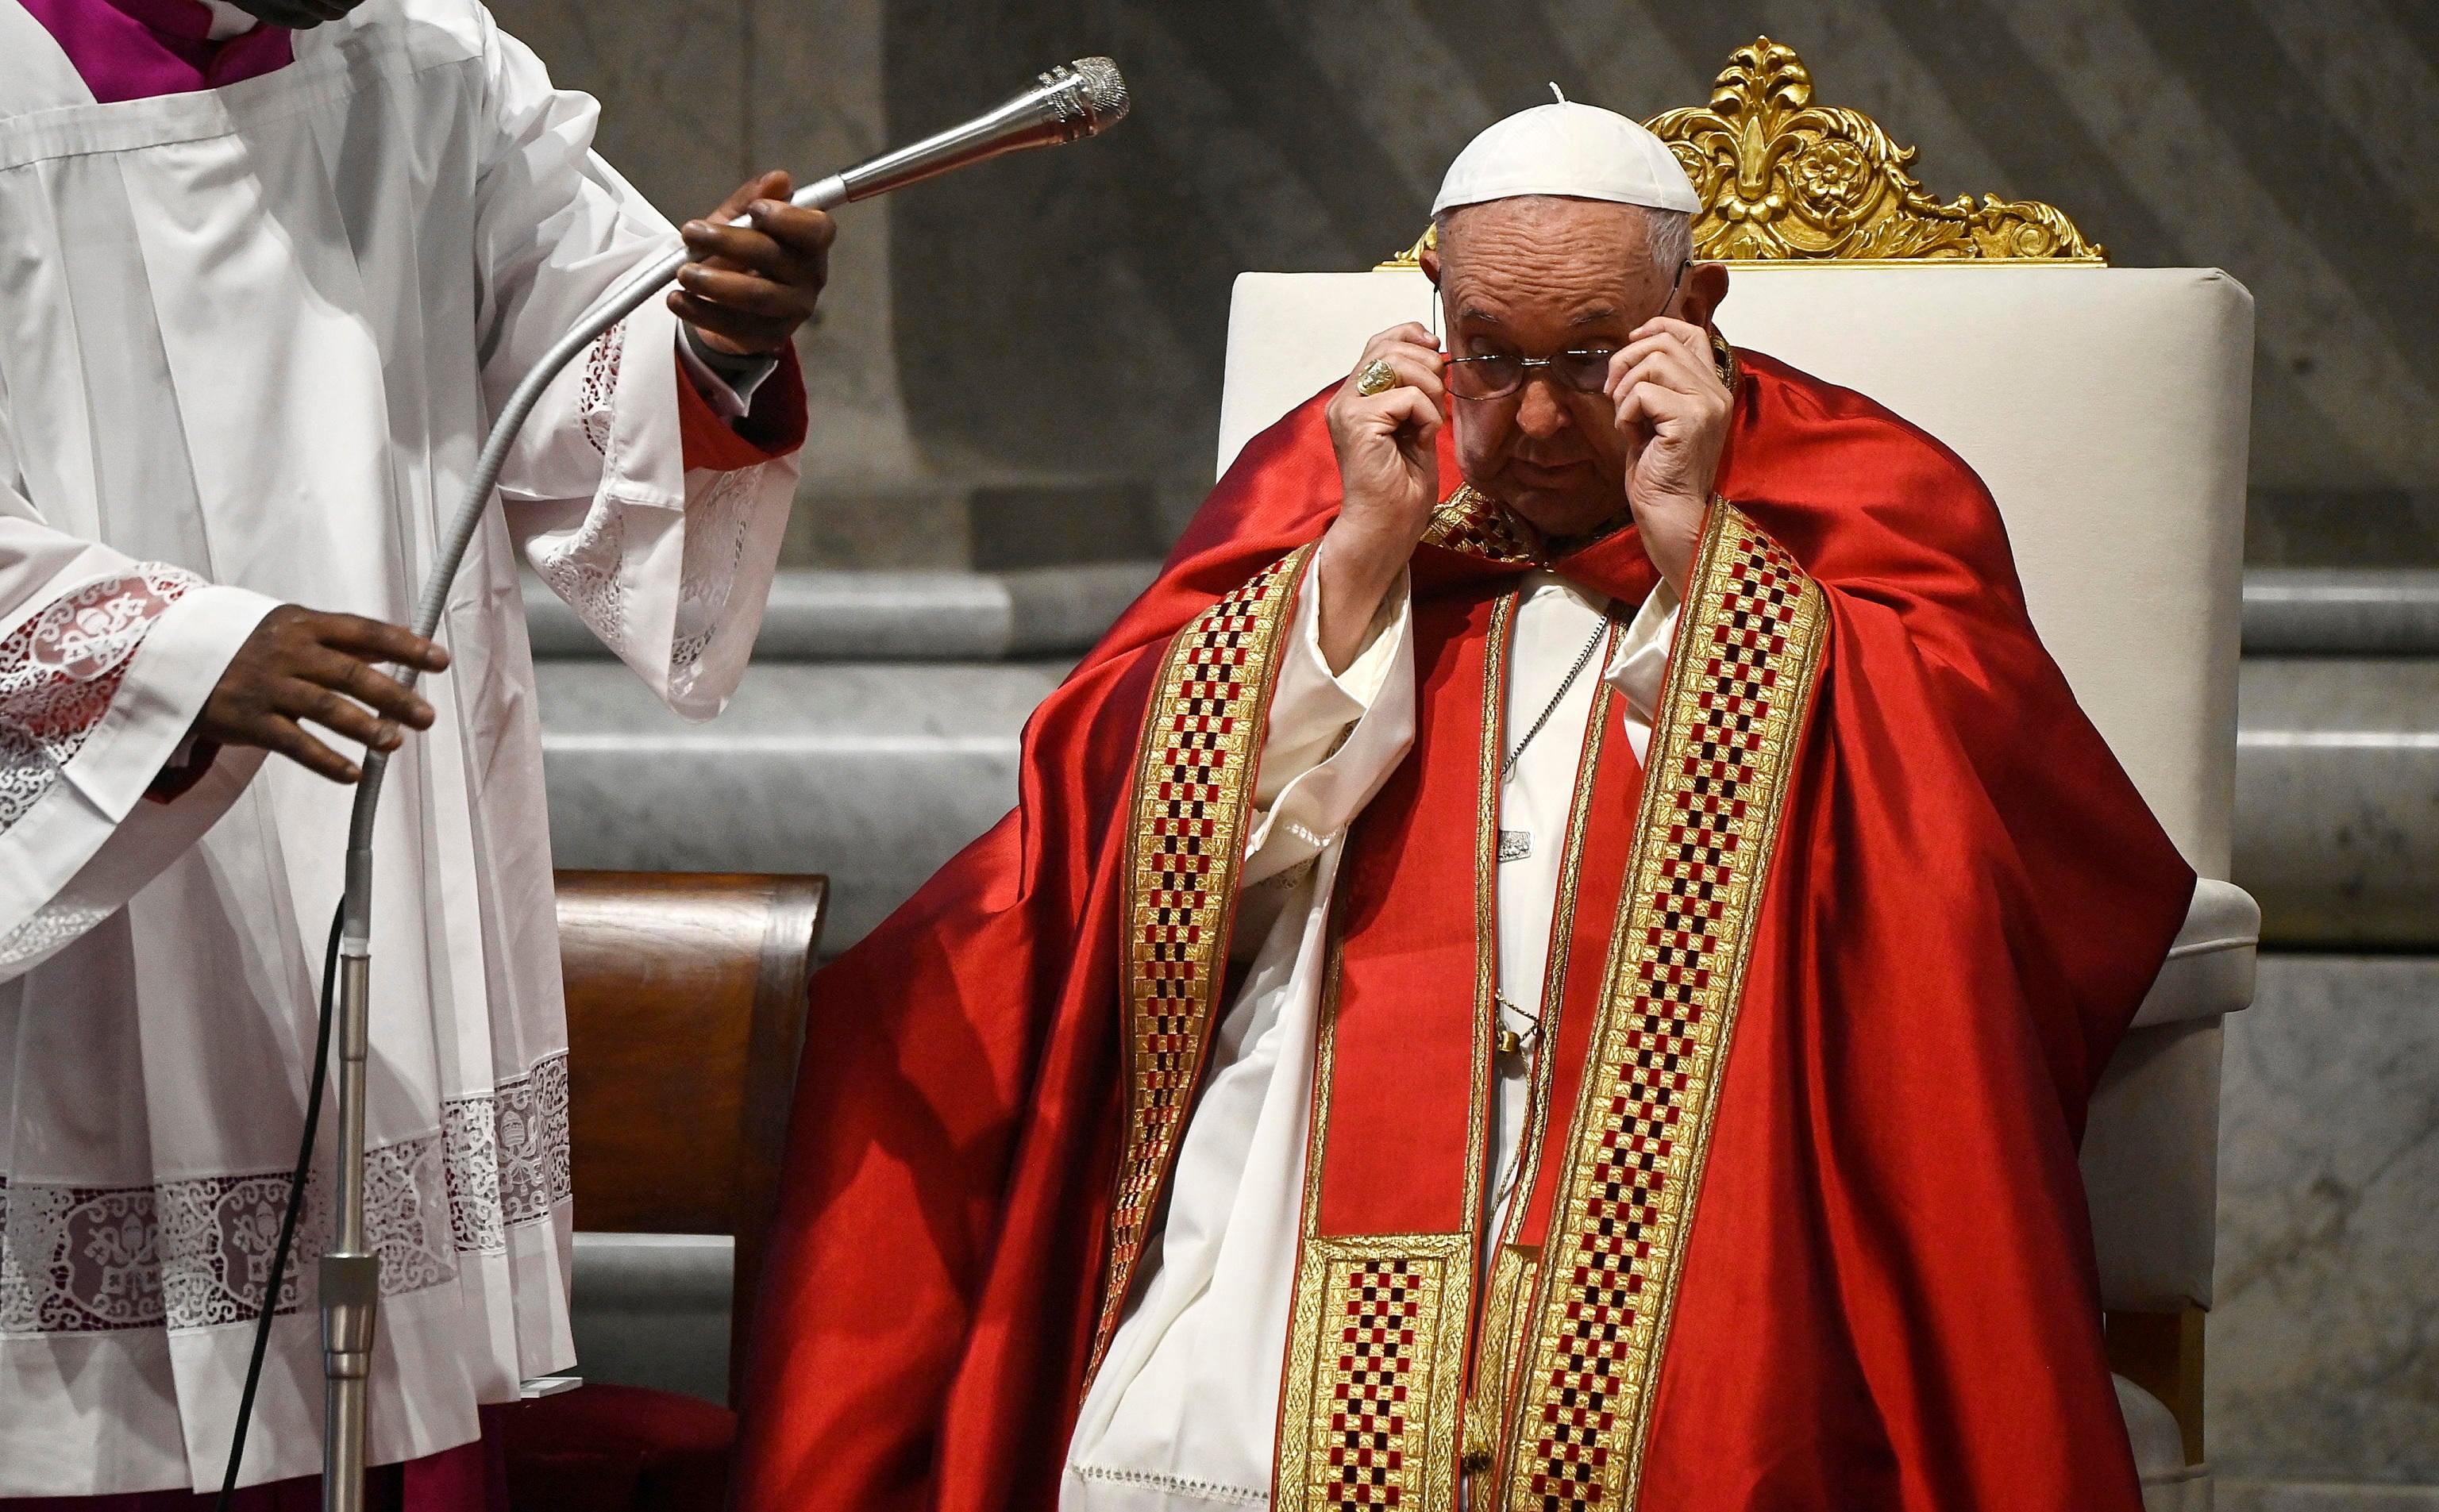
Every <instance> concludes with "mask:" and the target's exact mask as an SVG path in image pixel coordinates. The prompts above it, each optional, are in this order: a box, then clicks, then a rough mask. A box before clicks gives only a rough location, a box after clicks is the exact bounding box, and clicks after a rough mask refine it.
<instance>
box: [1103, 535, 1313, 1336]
mask: <svg viewBox="0 0 2439 1512" xmlns="http://www.w3.org/2000/svg"><path fill="white" fill-rule="evenodd" d="M1311 555H1312V548H1311V547H1310V546H1305V547H1302V548H1299V549H1298V550H1296V551H1294V552H1292V553H1291V554H1290V555H1289V556H1288V557H1287V558H1285V559H1284V560H1281V561H1279V562H1277V563H1275V564H1274V565H1273V566H1271V567H1268V568H1265V569H1264V570H1263V571H1261V572H1259V573H1256V574H1255V576H1254V578H1253V579H1252V580H1251V581H1249V582H1247V583H1246V584H1245V585H1244V586H1243V587H1242V588H1239V589H1237V591H1236V592H1235V593H1232V594H1230V595H1229V596H1226V597H1225V598H1222V599H1220V601H1219V602H1218V603H1216V604H1214V605H1212V606H1211V607H1210V608H1209V609H1207V610H1204V611H1203V612H1202V614H1200V615H1197V616H1196V617H1195V618H1194V619H1193V620H1192V621H1190V622H1189V623H1188V624H1187V625H1186V626H1185V628H1184V629H1183V630H1181V631H1178V632H1177V635H1176V637H1175V638H1174V639H1172V640H1171V641H1170V642H1169V647H1168V653H1167V655H1166V657H1165V658H1164V659H1163V661H1162V663H1161V668H1160V677H1159V681H1158V682H1157V683H1156V684H1155V685H1154V687H1153V693H1152V700H1151V706H1150V711H1149V713H1148V716H1147V718H1146V720H1145V728H1144V738H1143V743H1142V748H1141V750H1142V754H1141V757H1140V764H1139V766H1138V767H1137V770H1136V774H1135V786H1134V797H1133V803H1132V807H1131V812H1130V826H1129V830H1128V847H1127V848H1128V854H1127V864H1126V882H1125V886H1126V898H1125V899H1124V902H1123V905H1122V907H1123V913H1122V917H1123V918H1124V919H1125V922H1126V937H1125V941H1124V944H1123V950H1124V952H1125V954H1124V956H1123V957H1122V959H1121V960H1120V963H1119V966H1120V970H1121V973H1122V980H1123V982H1124V988H1123V990H1124V991H1125V994H1126V1054H1127V1068H1126V1076H1127V1115H1126V1119H1127V1121H1126V1131H1125V1146H1124V1148H1123V1150H1122V1152H1121V1154H1120V1156H1119V1165H1118V1177H1117V1191H1116V1198H1115V1201H1114V1202H1113V1206H1112V1209H1111V1213H1110V1225H1109V1234H1108V1238H1109V1262H1108V1268H1107V1271H1106V1272H1105V1274H1104V1278H1103V1285H1102V1291H1101V1307H1100V1313H1099V1317H1098V1320H1097V1322H1096V1324H1095V1329H1094V1335H1093V1354H1092V1365H1091V1369H1092V1370H1094V1371H1097V1370H1098V1369H1099V1368H1100V1363H1101V1357H1102V1356H1103V1355H1104V1354H1105V1353H1106V1352H1107V1351H1108V1349H1109V1346H1110V1340H1111V1338H1112V1337H1113V1335H1114V1334H1115V1333H1116V1331H1117V1325H1118V1315H1119V1313H1120V1312H1121V1311H1122V1310H1123V1308H1124V1307H1125V1305H1126V1298H1127V1290H1128V1288H1129V1287H1130V1286H1131V1285H1132V1284H1133V1279H1134V1269H1135V1264H1136V1262H1137V1261H1138V1260H1139V1259H1141V1258H1142V1255H1143V1247H1144V1240H1145V1237H1146V1233H1147V1229H1148V1224H1149V1222H1150V1219H1151V1214H1152V1211H1153V1209H1154V1208H1155V1207H1156V1206H1158V1204H1159V1201H1160V1192H1161V1188H1162V1185H1163V1184H1164V1183H1166V1180H1167V1177H1168V1171H1169V1165H1170V1161H1171V1158H1172V1157H1173V1156H1174V1155H1175V1153H1176V1149H1177V1141H1178V1138H1179V1136H1180V1135H1181V1134H1183V1132H1184V1128H1185V1115H1186V1112H1187V1110H1188V1109H1190V1108H1191V1107H1192V1106H1193V1102H1194V1091H1195V1087H1196V1085H1197V1084H1198V1083H1199V1082H1200V1080H1201V1079H1202V1061H1203V1054H1204V1051H1205V1049H1206V1048H1207V1046H1208V1044H1209V1039H1210V1035H1209V1031H1210V1026H1211V1021H1212V1016H1213V1014H1214V1012H1215V1011H1216V1010H1217V1009H1218V1008H1219V1006H1220V1004H1219V993H1220V980H1221V978H1222V977H1223V976H1224V975H1225V973H1226V968H1227V960H1228V953H1227V952H1228V931H1229V926H1230V924H1231V922H1232V921H1233V919H1234V917H1235V915H1236V904H1237V873H1238V870H1239V868H1240V866H1241V865H1242V863H1243V861H1244V836H1245V829H1246V823H1245V822H1246V819H1247V816H1248V809H1249V808H1250V806H1251V804H1252V801H1253V794H1254V773H1255V764H1256V763H1257V761H1258V760H1259V758H1260V756H1261V752H1262V731H1263V726H1264V723H1265V720H1266V719H1267V716H1268V713H1269V706H1270V698H1271V688H1272V686H1273V683H1274V682H1275V681H1276V677H1277V662H1278V657H1277V652H1278V649H1279V647H1280V645H1281V643H1282V642H1283V641H1284V639H1285V636H1284V633H1283V631H1284V628H1285V627H1286V626H1287V624H1288V623H1289V615H1288V610H1289V606H1290V605H1291V603H1292V602H1293V600H1294V596H1295V588H1296V584H1297V582H1298V581H1299V580H1300V579H1301V578H1302V577H1303V573H1304V566H1305V562H1306V561H1307V560H1308V559H1309V558H1310V556H1311Z"/></svg>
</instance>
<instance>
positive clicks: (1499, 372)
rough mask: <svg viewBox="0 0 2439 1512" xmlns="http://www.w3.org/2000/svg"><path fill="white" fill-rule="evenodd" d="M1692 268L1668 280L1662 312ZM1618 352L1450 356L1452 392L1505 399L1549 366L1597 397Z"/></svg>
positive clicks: (1682, 265)
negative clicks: (1535, 369)
mask: <svg viewBox="0 0 2439 1512" xmlns="http://www.w3.org/2000/svg"><path fill="white" fill-rule="evenodd" d="M1693 265H1694V264H1693V261H1692V259H1690V258H1687V259H1684V260H1682V261H1680V262H1679V263H1678V264H1677V275H1676V276H1675V277H1673V278H1670V279H1669V280H1668V294H1667V295H1666V297H1665V298H1663V299H1662V300H1661V301H1660V308H1661V310H1662V311H1666V310H1667V308H1668V307H1669V305H1670V304H1671V303H1672V302H1673V301H1674V300H1675V299H1676V297H1677V289H1678V286H1679V285H1680V284H1682V283H1683V282H1684V281H1685V270H1686V269H1687V268H1690V267H1692V266H1693ZM1434 308H1435V310H1436V307H1434ZM1617 351H1618V349H1617V348H1616V347H1582V348H1578V349H1576V350H1574V351H1563V352H1553V353H1552V354H1550V355H1549V356H1547V357H1520V356H1516V355H1514V354H1512V353H1508V352H1491V353H1489V354H1487V355H1485V356H1481V357H1451V358H1450V359H1449V364H1448V386H1449V392H1450V393H1451V394H1453V395H1455V396H1456V397H1457V398H1459V399H1505V398H1506V397H1507V396H1508V395H1510V394H1513V393H1515V392H1516V391H1517V390H1518V389H1520V388H1522V387H1523V386H1524V380H1525V378H1526V377H1527V376H1528V375H1530V374H1531V372H1532V371H1533V369H1534V368H1536V367H1546V368H1548V369H1549V370H1550V376H1551V377H1552V378H1553V379H1556V380H1557V381H1558V382H1560V383H1563V384H1565V385H1566V386H1567V387H1569V388H1572V389H1574V390H1575V391H1576V393H1578V394H1597V393H1599V392H1600V391H1601V387H1602V385H1603V384H1605V383H1607V382H1609V360H1610V359H1611V358H1612V357H1614V356H1616V355H1617Z"/></svg>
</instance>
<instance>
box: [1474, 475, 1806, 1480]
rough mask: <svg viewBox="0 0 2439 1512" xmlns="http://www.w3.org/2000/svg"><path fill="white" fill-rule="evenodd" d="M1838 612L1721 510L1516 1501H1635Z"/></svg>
mask: <svg viewBox="0 0 2439 1512" xmlns="http://www.w3.org/2000/svg"><path fill="white" fill-rule="evenodd" d="M1826 625H1827V617H1826V614H1825V610H1824V608H1823V605H1822V596H1821V591H1820V589H1819V587H1818V586H1817V585H1816V584H1814V583H1813V582H1812V581H1811V580H1810V579H1809V578H1806V577H1805V576H1804V574H1803V572H1802V570H1801V569H1800V568H1798V567H1797V565H1796V564H1795V561H1794V560H1793V559H1792V558H1791V557H1789V555H1788V554H1787V552H1786V551H1785V550H1784V549H1783V548H1782V547H1780V546H1779V545H1778V543H1776V542H1774V541H1772V540H1771V539H1770V537H1769V536H1767V535H1766V534H1764V533H1763V532H1762V531H1761V530H1760V529H1759V528H1758V527H1756V526H1755V525H1754V524H1753V522H1752V521H1750V520H1748V519H1747V518H1745V516H1744V515H1743V514H1742V513H1741V512H1740V511H1738V510H1736V508H1735V507H1733V506H1730V505H1728V504H1726V503H1725V502H1724V501H1720V502H1718V503H1716V504H1715V505H1714V506H1713V508H1712V510H1711V518H1710V520H1709V522H1708V524H1707V526H1706V529H1705V532H1704V536H1703V541H1702V546H1701V551H1700V556H1699V558H1698V560H1697V561H1696V563H1695V567H1694V571H1693V573H1692V575H1691V578H1690V579H1689V581H1688V585H1687V592H1686V607H1685V611H1684V614H1683V616H1682V619H1681V620H1680V622H1679V626H1678V630H1677V641H1676V646H1675V648H1674V649H1673V650H1672V652H1671V654H1670V656H1669V666H1668V680H1667V685H1666V691H1665V696H1664V698H1663V700H1662V704H1661V708H1660V710H1659V714H1658V718H1657V720H1656V721H1655V723H1654V725H1653V729H1652V738H1651V749H1650V753H1649V759H1648V760H1647V762H1646V763H1645V778H1644V788H1643V802H1642V808H1641V810H1640V813H1639V815H1638V818H1637V823H1636V831H1635V842H1634V853H1633V857H1632V860H1631V861H1630V863H1629V868H1628V872H1627V878H1626V882H1625V890H1624V893H1623V895H1622V897H1621V899H1620V909H1619V916H1618V921H1617V927H1616V929H1615V931H1614V934H1613V935H1612V938H1611V952H1610V959H1609V966H1608V970H1607V972H1606V980H1605V983H1604V986H1603V987H1602V992H1601V1000H1602V1007H1601V1012H1600V1019H1599V1023H1597V1025H1596V1026H1595V1028H1594V1031H1593V1042H1592V1046H1591V1051H1590V1057H1589V1061H1588V1065H1587V1068H1586V1071H1585V1075H1584V1078H1583V1086H1582V1092H1581V1094H1580V1095H1579V1096H1578V1097H1577V1099H1576V1106H1575V1108H1574V1109H1573V1111H1572V1113H1571V1116H1570V1118H1569V1121H1568V1125H1567V1131H1566V1136H1565V1138H1564V1140H1563V1141H1562V1142H1560V1143H1558V1145H1557V1146H1556V1147H1555V1148H1554V1149H1553V1151H1552V1153H1554V1154H1555V1155H1556V1156H1557V1157H1558V1160H1559V1161H1560V1162H1562V1164H1561V1165H1558V1167H1556V1168H1555V1171H1554V1175H1555V1177H1556V1187H1555V1198H1554V1201H1553V1203H1552V1207H1551V1213H1550V1221H1549V1227H1548V1234H1547V1236H1546V1238H1545V1239H1544V1241H1543V1244H1542V1247H1541V1253H1540V1262H1539V1264H1538V1265H1536V1266H1534V1267H1532V1268H1531V1270H1532V1272H1534V1273H1533V1274H1532V1276H1531V1281H1530V1298H1529V1301H1528V1302H1527V1303H1526V1305H1525V1307H1524V1309H1523V1312H1524V1316H1523V1320H1522V1322H1523V1332H1522V1337H1521V1339H1520V1341H1519V1351H1518V1376H1517V1379H1516V1380H1515V1382H1514V1385H1513V1387H1512V1388H1511V1393H1510V1396H1509V1401H1508V1407H1507V1412H1506V1414H1505V1420H1504V1426H1503V1432H1502V1433H1501V1435H1500V1436H1501V1443H1502V1452H1501V1454H1500V1456H1499V1463H1498V1466H1497V1468H1496V1473H1495V1478H1494V1480H1493V1483H1492V1484H1493V1485H1498V1486H1502V1487H1504V1494H1503V1495H1502V1497H1501V1498H1500V1500H1501V1503H1502V1504H1504V1505H1505V1506H1507V1507H1509V1508H1511V1509H1516V1512H1522V1509H1526V1508H1531V1509H1534V1512H1540V1509H1543V1508H1548V1507H1569V1508H1573V1507H1614V1508H1628V1507H1631V1506H1632V1505H1633V1504H1634V1499H1635V1495H1636V1491H1637V1488H1638V1485H1639V1484H1640V1481H1641V1472H1642V1462H1643V1448H1644V1444H1645V1441H1646V1438H1647V1433H1648V1431H1649V1428H1650V1414H1651V1402H1652V1394H1653V1386H1654V1383H1655V1382H1656V1381H1657V1379H1658V1378H1659V1373H1660V1368H1661V1362H1662V1360H1663V1357H1664V1355H1665V1349H1666V1344H1667V1329H1668V1316H1669V1309H1670V1307H1671V1306H1672V1304H1673V1303H1674V1301H1675V1298H1676V1295H1677V1289H1678V1285H1679V1282H1680V1281H1681V1279H1682V1262H1683V1256H1684V1243H1685V1239H1686V1236H1687V1234H1688V1232H1689V1230H1690V1228H1691V1226H1692V1223H1693V1218H1694V1207H1695V1202H1696V1200H1697V1198H1698V1197H1699V1195H1700V1187H1701V1179H1702V1167H1703V1163H1704V1160H1705V1158H1706V1156H1707V1155H1708V1153H1709V1149H1710V1142H1711V1133H1712V1130H1713V1127H1714V1124H1715V1121H1716V1118H1717V1114H1718V1089H1719V1085H1720V1081H1721V1071H1722V1069H1723V1066H1724V1062H1725V1060H1726V1058H1727V1054H1728V1048H1729V1042H1730V1039H1731V1037H1732V1035H1733V1033H1734V1030H1735V1024H1736V1004H1737V998H1738V995H1739V993H1740V992H1741V990H1742V988H1743V985H1744V976H1745V968H1746V963H1747V960H1748V958H1749V956H1750V953H1751V951H1752V946H1753V938H1754V924H1755V920H1756V917H1757V915H1758V911H1759V905H1760V902H1761V898H1762V896H1763V890H1764V888H1765V886H1766V884H1767V881H1768V877H1769V871H1770V863H1771V853H1772V851H1773V849H1774V847H1775V845H1776V843H1777V839H1778V832H1779V823H1780V818H1781V815H1782V813H1783V811H1784V808H1785V804H1786V800H1787V794H1788V788H1789V780H1790V778H1791V776H1792V772H1793V766H1794V759H1795V754H1796V748H1797V742H1798V739H1799V738H1800V736H1801V734H1802V732H1803V729H1804V723H1805V716H1806V713H1807V707H1808V704H1809V703H1810V699H1811V694H1812V689H1813V685H1814V682H1815V679H1816V676H1817V673H1818V669H1819V663H1820V659H1821V655H1822V652H1823V649H1824V648H1825V644H1826Z"/></svg>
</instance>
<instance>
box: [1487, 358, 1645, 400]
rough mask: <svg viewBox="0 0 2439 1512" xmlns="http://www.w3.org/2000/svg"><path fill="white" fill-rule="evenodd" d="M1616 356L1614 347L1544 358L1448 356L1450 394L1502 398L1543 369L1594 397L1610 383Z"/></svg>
mask: <svg viewBox="0 0 2439 1512" xmlns="http://www.w3.org/2000/svg"><path fill="white" fill-rule="evenodd" d="M1616 355H1617V348H1616V347H1586V348H1584V349H1583V350H1580V351H1564V352H1553V353H1552V354H1550V355H1549V356H1547V357H1519V356H1516V355H1515V354H1514V353H1512V352H1493V353H1491V354H1490V355H1489V356H1487V357H1451V358H1450V359H1449V365H1448V385H1449V392H1450V393H1451V394H1454V395H1455V396H1456V397H1457V398H1459V399H1505V398H1506V397H1507V396H1508V395H1510V394H1513V393H1515V392H1516V391H1517V390H1518V389H1520V388H1522V387H1523V386H1524V379H1525V376H1526V375H1527V374H1529V373H1530V372H1531V371H1532V370H1533V369H1534V368H1536V367H1546V368H1548V369H1549V370H1550V376H1551V377H1552V378H1553V379H1555V380H1557V381H1558V382H1561V383H1564V384H1565V385H1566V386H1567V387H1569V388H1572V389H1574V390H1576V392H1577V393H1580V394H1597V393H1599V392H1600V391H1601V385H1602V384H1603V383H1605V382H1609V360H1610V359H1611V357H1614V356H1616Z"/></svg>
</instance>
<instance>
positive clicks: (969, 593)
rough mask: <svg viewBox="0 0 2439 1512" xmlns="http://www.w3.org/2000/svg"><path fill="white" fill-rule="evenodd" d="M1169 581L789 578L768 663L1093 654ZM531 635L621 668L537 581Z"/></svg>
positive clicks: (1095, 573)
mask: <svg viewBox="0 0 2439 1512" xmlns="http://www.w3.org/2000/svg"><path fill="white" fill-rule="evenodd" d="M1159 570H1160V563H1159V562H1157V561H1153V560H1127V561H1107V562H1082V563H1076V564H1070V565H1066V566H1057V567H1025V568H1014V569H1011V570H1009V571H1006V572H996V573H984V572H877V571H876V572H830V571H812V570H797V569H787V570H783V571H782V572H780V573H779V574H778V576H777V577H775V578H773V579H772V582H771V598H770V602H769V605H768V607H766V608H765V609H764V611H763V614H762V630H761V633H759V634H758V635H757V636H756V637H755V639H754V655H755V658H756V660H757V661H762V662H901V661H902V662H930V661H952V662H995V661H1002V660H1006V659H1007V658H1011V657H1016V658H1022V657H1028V656H1056V655H1059V654H1062V653H1072V652H1077V651H1081V650H1083V649H1086V648H1087V647H1089V646H1091V645H1092V644H1093V642H1095V640H1098V639H1099V638H1100V635H1101V631H1105V630H1107V629H1109V628H1110V622H1111V621H1113V620H1114V619H1116V618H1117V617H1118V614H1119V612H1120V611H1121V610H1123V609H1125V608H1126V607H1127V605H1128V604H1129V603H1130V602H1132V601H1133V599H1134V596H1136V595H1137V594H1140V593H1142V592H1143V591H1144V589H1145V587H1146V586H1147V585H1148V584H1149V583H1150V581H1151V580H1152V577H1153V575H1154V574H1156V573H1157V572H1158V571H1159ZM524 586H525V630H526V633H527V634H529V635H530V636H531V637H532V638H533V650H534V656H535V658H536V659H537V660H540V661H600V662H607V661H612V660H614V657H612V655H611V654H610V650H609V649H608V648H607V647H605V646H603V645H602V644H601V642H600V641H599V640H597V639H596V638H595V636H594V634H593V632H592V631H589V630H587V629H585V628H584V623H583V621H581V620H579V619H578V618H577V617H576V611H575V610H573V609H570V608H569V607H568V606H567V605H566V604H565V603H563V602H561V600H560V598H559V597H558V596H556V595H554V594H553V593H551V591H550V590H549V589H548V588H546V587H544V586H543V583H542V581H541V579H539V578H534V577H532V576H530V575H528V576H527V577H526V578H525V585H524Z"/></svg>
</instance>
